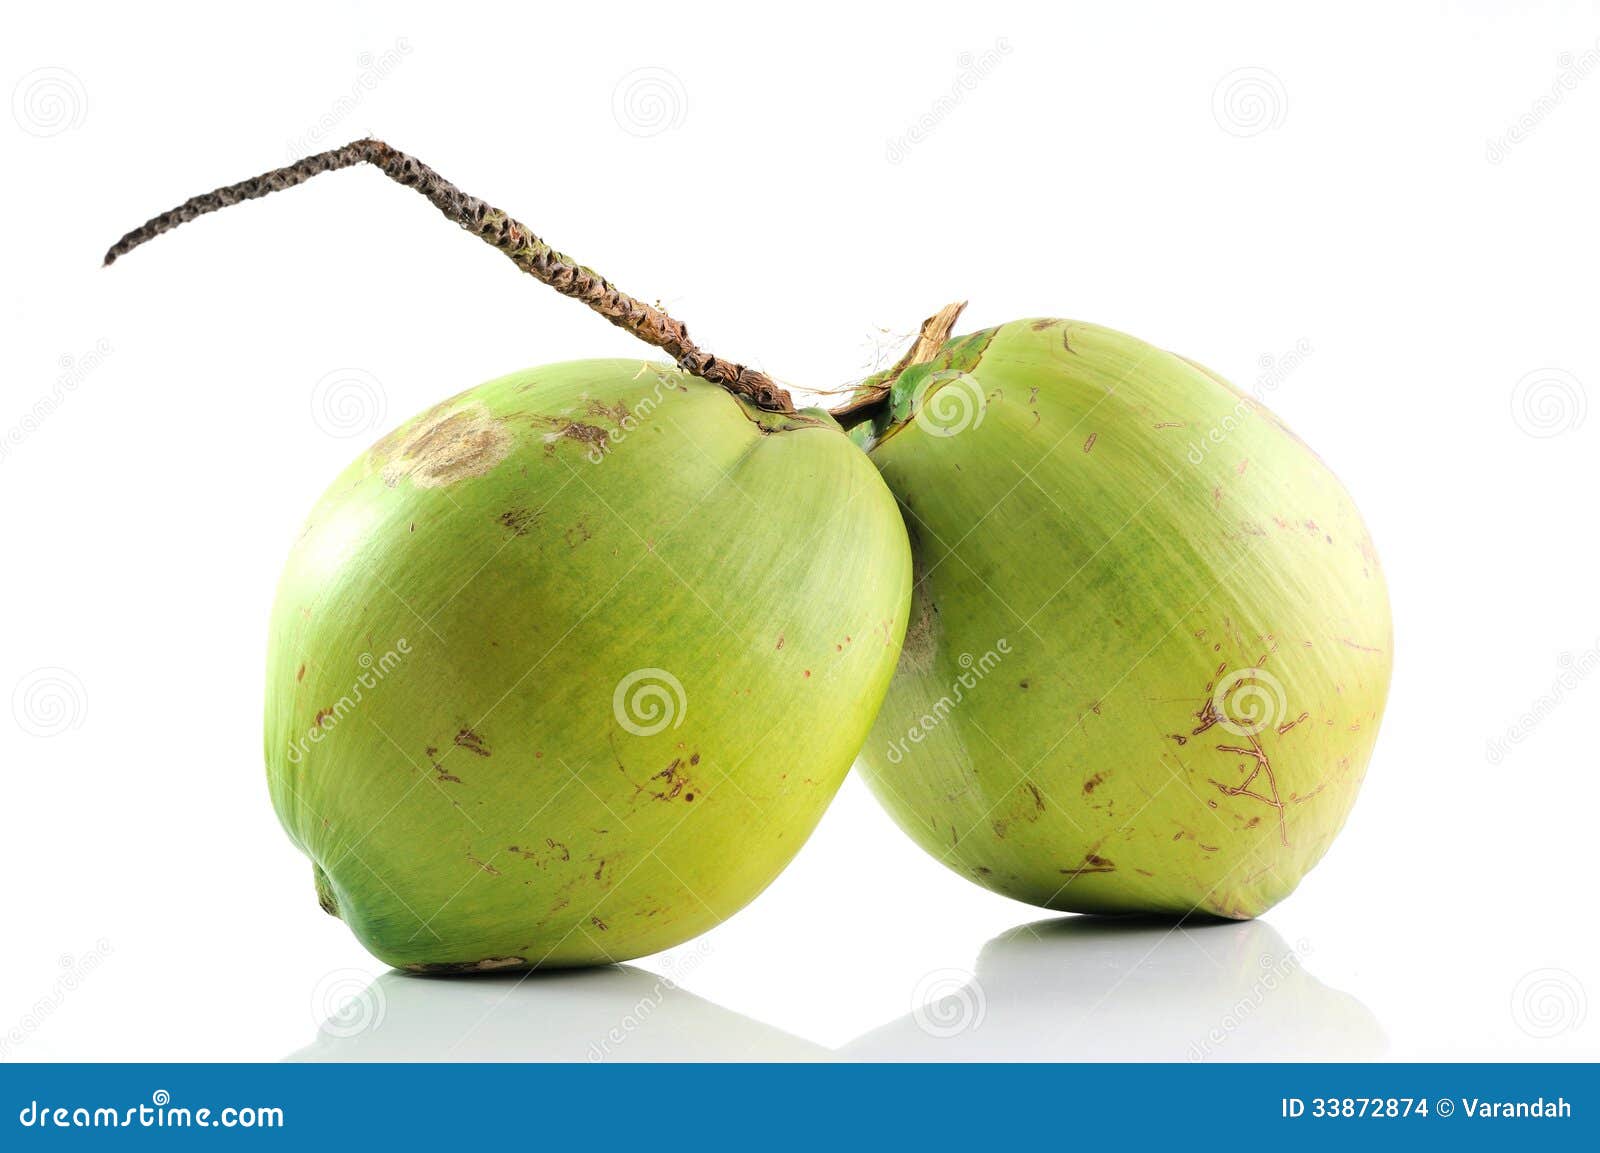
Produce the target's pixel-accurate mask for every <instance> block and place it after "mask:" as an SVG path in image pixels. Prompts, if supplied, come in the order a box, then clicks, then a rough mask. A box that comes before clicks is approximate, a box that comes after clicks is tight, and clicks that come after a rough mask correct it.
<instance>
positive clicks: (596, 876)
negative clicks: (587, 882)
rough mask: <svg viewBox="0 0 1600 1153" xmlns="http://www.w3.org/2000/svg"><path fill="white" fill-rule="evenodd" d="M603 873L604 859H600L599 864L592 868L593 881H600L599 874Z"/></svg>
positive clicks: (604, 868) (604, 869)
mask: <svg viewBox="0 0 1600 1153" xmlns="http://www.w3.org/2000/svg"><path fill="white" fill-rule="evenodd" d="M605 871H606V859H605V858H604V857H601V858H600V863H599V864H598V865H596V866H595V867H594V879H595V880H597V881H598V880H599V879H600V874H601V873H603V872H605Z"/></svg>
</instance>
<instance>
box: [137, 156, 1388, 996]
mask: <svg viewBox="0 0 1600 1153" xmlns="http://www.w3.org/2000/svg"><path fill="white" fill-rule="evenodd" d="M362 163H369V164H373V165H374V166H376V167H378V168H380V169H381V170H382V171H383V172H384V173H385V174H386V175H388V176H389V177H391V178H392V179H394V180H396V181H398V182H400V183H402V184H405V185H407V186H409V187H412V188H414V189H415V190H416V191H418V192H420V193H422V194H423V195H425V196H426V197H427V198H428V199H429V200H430V201H431V202H433V203H434V205H435V206H436V207H438V208H439V210H440V211H441V212H442V213H444V215H445V216H447V217H448V218H449V219H451V220H453V221H455V222H456V223H458V224H459V225H460V226H461V227H463V228H465V229H467V230H469V231H472V232H474V233H476V234H478V235H479V236H480V237H481V238H482V239H484V240H485V241H487V242H488V243H490V244H492V245H494V246H495V247H496V248H497V249H499V250H500V251H501V252H503V253H504V254H505V255H507V256H508V257H509V258H510V259H511V260H513V261H514V262H515V263H516V264H517V265H518V267H520V268H522V269H523V270H524V271H526V272H528V273H530V274H531V275H533V276H534V277H536V278H537V279H539V280H541V281H543V282H544V283H546V284H549V285H550V286H552V287H554V288H556V289H557V290H558V291H561V292H563V293H565V294H567V295H569V296H573V297H575V298H577V299H580V300H582V301H583V302H584V303H585V304H588V305H589V306H590V307H591V308H593V309H594V310H595V311H597V312H599V313H601V315H603V316H605V317H606V318H607V319H609V320H611V321H612V322H613V323H614V324H618V325H620V326H622V327H625V328H627V329H629V330H630V331H631V332H633V333H635V334H636V335H637V336H639V337H640V338H641V339H642V340H644V341H645V342H647V343H649V344H651V345H653V346H655V347H657V348H660V349H662V350H663V351H665V352H666V353H667V355H668V356H669V357H670V358H671V363H657V362H643V361H638V360H596V361H579V362H572V363H567V364H558V365H551V366H548V367H544V368H537V369H531V370H528V371H525V372H520V373H516V374H513V375H511V376H507V377H503V378H501V379H499V380H495V381H491V382H489V383H487V384H484V385H480V386H478V387H477V388H473V389H470V390H468V391H467V392H464V393H461V394H460V395H458V396H456V397H454V398H452V399H450V400H447V401H444V402H443V403H441V404H439V405H437V406H435V407H434V408H432V409H430V410H429V411H428V412H425V413H423V414H422V415H420V416H418V417H416V418H414V419H413V420H411V421H409V422H407V423H406V424H404V425H402V426H401V427H400V428H398V429H396V430H394V431H393V432H391V433H390V434H389V435H387V436H385V437H384V438H383V439H382V440H380V441H379V442H378V443H377V444H376V445H374V446H373V447H372V448H370V449H369V450H368V451H366V452H365V453H363V454H362V455H361V456H360V457H359V458H358V459H357V460H356V461H355V462H354V463H352V464H351V465H350V467H349V468H348V469H346V470H345V472H344V473H343V474H342V475H341V476H340V477H339V478H338V479H337V480H336V481H335V482H334V483H333V485H332V486H331V487H330V488H329V489H328V491H327V492H326V494H325V495H324V496H323V498H322V499H321V501H320V502H319V503H318V504H317V506H316V508H315V509H313V511H312V513H311V516H310V518H309V519H308V521H307V523H306V526H305V529H304V531H303V532H302V534H301V535H300V537H299V539H298V540H297V541H296V542H295V544H294V546H293V549H292V550H291V553H290V556H289V560H288V564H287V566H286V568H285V571H284V574H283V577H282V581H281V584H280V586H279V590H278V596H277V602H276V605H275V607H274V609H273V614H272V623H271V635H270V641H269V656H268V664H267V706H266V761H267V776H268V783H269V788H270V792H271V796H272V801H273V805H274V807H275V809H276V810H277V813H278V816H279V818H280V820H281V821H282V822H283V825H284V827H285V828H286V829H287V830H288V832H289V835H290V836H291V837H292V838H293V839H294V840H295V842H296V843H297V844H298V845H299V846H300V847H301V849H302V850H303V851H304V852H305V853H306V854H307V855H308V856H309V857H310V858H311V860H312V862H313V864H314V873H315V878H316V884H317V892H318V895H319V899H320V901H321V904H322V906H323V908H325V909H326V910H328V911H329V912H330V913H333V914H335V915H337V916H339V917H341V918H342V919H343V920H344V921H345V922H346V923H347V924H348V925H349V926H350V928H351V929H352V931H353V932H354V933H355V934H356V936H357V937H358V938H359V939H360V940H361V942H362V943H363V945H365V946H366V947H367V948H368V949H369V950H370V951H371V952H372V953H373V954H374V955H376V956H377V957H379V958H381V959H382V960H383V961H385V962H386V963H389V964H391V965H395V966H398V967H402V968H409V969H414V970H420V971H429V972H440V971H449V972H453V971H471V970H483V969H500V968H512V967H518V968H524V967H528V968H531V967H540V966H559V965H584V964H599V963H606V962H611V961H621V960H626V959H628V958H631V957H637V956H641V955H645V954H649V953H653V952H657V951H659V950H662V949H665V948H669V947H671V946H673V945H675V944H678V943H680V942H682V941H684V940H686V939H688V938H690V937H693V936H695V935H696V934H698V933H701V932H704V931H705V930H707V929H708V928H710V927H712V926H713V925H715V924H717V923H718V922H719V921H721V920H723V919H724V918H726V917H728V916H730V915H731V914H732V913H734V912H735V911H736V910H738V909H739V908H740V907H741V906H742V905H744V904H745V903H746V902H748V901H749V900H751V899H752V898H754V897H755V896H756V895H757V894H758V893H759V892H760V891H761V890H762V889H763V888H765V887H766V885H767V884H769V883H770V882H771V881H772V879H773V878H774V877H775V876H776V875H777V874H778V873H779V872H780V871H781V870H782V869H783V867H784V866H785V865H786V864H787V863H788V862H789V860H790V859H791V858H792V857H793V856H794V854H795V852H796V851H797V850H798V849H799V848H800V846H801V844H803V843H804V841H805V839H806V837H807V836H808V835H809V834H810V832H811V830H812V829H813V828H814V827H815V826H816V823H817V821H818V820H819V819H820V817H821V815H822V813H823V811H824V809H825V808H826V806H827V804H828V802H829V801H830V800H831V798H832V797H833V795H834V793H835V792H836V790H837V789H838V787H839V785H840V783H841V782H842V780H843V779H844V776H845V774H846V772H848V770H849V768H850V766H851V764H852V763H853V762H854V761H855V760H856V759H857V757H858V756H859V758H860V760H861V762H862V764H863V767H864V769H865V772H866V777H867V781H868V783H869V784H870V786H871V788H872V790H873V792H874V793H875V794H876V795H877V796H878V798H879V799H880V800H881V801H882V802H883V804H884V805H885V807H886V808H887V809H888V810H889V812H890V813H891V814H893V816H894V817H895V819H896V820H897V821H898V822H899V823H900V824H901V826H902V827H903V828H904V829H905V830H906V832H907V833H908V834H909V835H910V836H912V837H913V838H914V839H915V840H916V841H917V842H918V843H919V844H921V845H922V846H923V848H924V849H926V850H927V851H928V852H930V853H932V854H933V855H935V856H936V857H938V858H939V859H940V860H941V861H943V862H944V863H946V864H947V865H949V866H950V867H951V868H953V869H955V870H956V871H958V872H960V873H961V874H962V875H963V876H966V877H968V878H969V879H971V880H973V881H976V882H977V883H979V884H982V885H985V886H987V887H989V888H991V889H994V890H996V891H998V892H1001V893H1004V894H1006V895H1008V896H1012V897H1016V898H1018V899H1020V900H1024V901H1029V902H1032V903H1034V904H1037V905H1042V906H1045V907H1049V908H1055V909H1065V910H1077V911H1088V912H1133V911H1143V912H1160V913H1167V914H1172V915H1186V914H1189V913H1206V914H1213V915H1218V916H1223V917H1235V918H1244V917H1252V916H1255V915H1256V914H1258V913H1260V912H1261V911H1262V910H1264V909H1266V908H1267V907H1269V906H1270V905H1272V904H1273V903H1274V902H1276V901H1278V900H1279V899H1281V898H1282V897H1283V896H1285V895H1286V894H1287V893H1288V892H1290V891H1291V890H1292V889H1293V888H1294V886H1295V884H1296V883H1297V882H1298V881H1299V879H1300V878H1301V877H1302V876H1303V875H1304V874H1305V872H1306V871H1307V870H1308V869H1310V868H1311V867H1312V865H1314V864H1315V863H1316V862H1317V860H1318V859H1319V858H1320V857H1321V856H1322V854H1323V853H1324V852H1325V851H1326V849H1327V847H1328V845H1329V843H1330V841H1331V840H1332V838H1333V836H1334V835H1335V834H1336V833H1337V832H1338V830H1339V828H1340V826H1341V825H1342V824H1343V822H1344V819H1345V817H1346V815H1347V814H1348V813H1349V810H1350V807H1351V805H1352V804H1353V803H1354V800H1355V796H1356V792H1357V790H1358V788H1359V786H1360V783H1361V780H1362V777H1363V775H1364V773H1365V771H1366V766H1367V762H1368V760H1369V758H1370V755H1371V752H1372V747H1373V742H1374V740H1375V738H1376V736H1377V729H1378V725H1379V721H1380V720H1381V717H1382V712H1383V705H1384V698H1385V695H1386V692H1387V688H1388V682H1389V672H1390V660H1391V658H1390V647H1391V631H1390V621H1389V609H1388V601H1387V596H1386V593H1385V589H1384V582H1383V576H1382V572H1381V570H1380V568H1379V566H1378V561H1377V557H1376V554H1375V552H1374V550H1373V547H1372V543H1371V540H1370V538H1369V537H1368V534H1367V531H1366V529H1365V527H1364V526H1363V524H1362V522H1361V518H1360V515H1359V514H1358V513H1357V511H1356V509H1355V507H1354V505H1353V503H1352V502H1351V500H1350V498H1349V496H1348V495H1347V494H1346V493H1345V491H1344V490H1343V488H1341V486H1340V485H1339V483H1338V481H1337V480H1336V479H1335V478H1334V477H1333V475H1332V474H1331V473H1330V472H1329V471H1328V470H1327V468H1326V467H1325V466H1323V464H1322V463H1321V462H1320V461H1319V460H1318V459H1317V458H1316V456H1315V455H1314V454H1312V453H1311V452H1310V451H1309V450H1308V449H1307V448H1306V447H1305V446H1304V445H1303V444H1302V443H1301V442H1300V441H1299V440H1298V439H1296V438H1295V437H1294V435H1293V434H1292V433H1290V432H1289V431H1288V430H1287V429H1286V428H1285V427H1284V426H1283V425H1282V424H1281V423H1280V422H1279V421H1277V419H1276V418H1275V417H1273V416H1272V415H1271V414H1270V413H1269V412H1267V410H1266V409H1265V408H1264V407H1263V406H1262V405H1261V404H1260V403H1259V402H1258V401H1257V400H1256V399H1255V398H1253V397H1251V396H1248V395H1245V394H1242V393H1240V392H1238V391H1237V390H1235V389H1234V388H1232V387H1231V386H1230V385H1228V384H1227V383H1226V382H1225V381H1223V380H1222V379H1221V378H1219V377H1217V376H1215V375H1214V374H1212V373H1211V372H1209V371H1207V370H1206V369H1204V368H1202V367H1200V366H1198V365H1196V364H1193V363H1191V362H1189V361H1186V360H1184V359H1182V358H1181V357H1177V356H1174V355H1172V354H1170V353H1166V352H1162V351H1160V350H1159V349H1156V348H1153V347H1151V346H1149V345H1147V344H1144V343H1143V342H1141V341H1138V340H1135V339H1133V338H1131V337H1128V336H1125V335H1122V334H1120V333H1116V332H1112V331H1110V330H1108V329H1104V328H1098V327H1095V326H1092V325H1087V324H1081V323H1078V322H1073V321H1064V320H1054V319H1043V320H1024V321H1017V322H1014V323H1011V324H1006V325H1002V326H1000V327H998V328H993V329H988V330H985V331H981V332H977V333H973V334H970V335H962V336H952V335H951V333H952V329H953V326H954V324H955V321H956V318H957V316H958V315H959V313H960V307H959V306H951V307H949V308H946V309H944V310H941V311H940V312H939V313H937V314H936V315H935V316H933V317H931V318H930V319H929V320H928V321H927V322H926V323H925V324H924V326H923V330H922V332H921V334H920V336H919V338H918V340H917V342H916V343H915V345H914V346H913V348H912V349H911V350H910V351H909V352H908V353H907V354H906V356H905V357H904V358H903V359H902V360H901V361H900V363H898V364H896V365H895V366H894V367H893V368H891V369H889V370H887V371H885V372H883V373H879V374H877V375H876V376H874V377H871V378H869V379H868V380H866V381H863V382H862V383H861V384H859V385H858V386H856V387H854V388H853V389H852V390H850V391H849V393H848V395H847V396H846V397H845V399H844V400H843V402H842V403H840V404H839V405H837V406H836V407H835V408H834V409H833V410H832V411H826V410H824V409H821V408H799V409H797V407H796V406H795V404H794V403H793V401H792V399H791V398H790V396H789V394H788V392H787V391H785V390H784V389H783V388H781V387H779V386H778V385H777V384H776V383H775V382H774V381H772V380H771V379H770V378H769V377H767V376H766V375H765V374H763V373H760V372H758V371H755V370H753V369H750V368H747V367H745V366H742V365H739V364H735V363H733V362H730V361H725V360H722V359H720V358H718V357H716V356H714V355H712V354H710V353H707V352H705V351H704V350H702V349H700V348H699V347H698V346H696V345H695V344H694V342H693V341H692V340H690V338H689V335H688V332H687V330H686V329H685V328H684V326H683V325H682V324H681V323H679V322H678V321H676V320H674V319H673V318H671V317H670V316H667V315H666V314H665V313H663V312H661V311H660V310H659V309H657V308H654V307H652V306H649V305H646V304H644V303H642V302H640V301H638V300H636V299H634V298H632V297H630V296H628V295H627V294H625V293H622V292H621V291H619V290H618V289H616V288H615V287H614V286H612V285H610V284H609V283H608V282H606V281H605V280H603V279H602V278H600V277H599V276H597V275H596V274H594V273H593V272H591V271H590V270H588V269H586V268H584V267H583V266H581V265H579V264H577V263H576V262H575V261H573V260H571V259H570V258H568V257H566V256H564V255H563V254H561V253H560V252H557V251H556V250H554V249H552V248H551V247H550V246H549V245H547V244H545V243H544V242H543V241H542V240H540V239H539V238H538V237H537V236H535V235H534V234H533V233H532V232H530V231H529V230H528V229H527V228H526V227H524V226H523V225H521V224H519V223H518V222H517V221H515V220H513V219H512V218H510V217H509V216H507V215H506V214H505V213H503V212H501V211H499V210H497V209H495V208H493V207H491V206H489V205H488V204H486V203H484V202H483V201H481V200H478V199H477V198H475V197H472V196H470V195H468V194H466V193H463V192H462V191H461V190H460V189H458V188H456V187H455V186H454V185H452V184H450V183H449V182H448V181H446V180H444V179H443V178H442V177H441V176H439V174H438V173H436V172H434V171H433V170H432V169H430V168H428V167H427V166H426V165H424V164H422V163H420V162H419V161H416V160H415V159H414V158H412V157H409V156H406V155H405V154H404V153H400V152H398V151H396V150H395V149H392V148H390V147H389V146H388V145H386V144H383V143H382V142H381V141H375V140H363V141H357V142H356V143H354V144H351V145H349V146H347V147H345V148H342V149H336V150H334V151H332V152H328V153H323V154H320V155H318V156H315V157H310V158H307V159H306V160H303V161H300V162H298V163H297V164H294V165H291V166H290V167H288V168H285V169H280V170H277V171H275V172H272V173H268V174H266V175H264V176H261V177H258V178H255V179H253V180H249V181H244V182H242V183H240V184H236V185H232V186H230V187H227V188H223V189H219V190H217V191H215V192H212V193H209V194H206V195H204V196H200V197H196V198H194V199H193V200H190V201H188V202H187V203H186V204H184V205H182V206H180V207H179V208H177V209H174V210H173V211H171V212H169V213H166V214H163V215H162V216H159V217H156V218H155V219H153V220H152V221H150V222H149V223H148V224H146V225H145V226H144V227H142V228H140V229H138V230H136V231H135V232H132V233H130V234H128V236H126V237H124V238H123V240H122V241H119V242H118V244H117V245H116V246H115V247H114V248H112V250H111V251H110V252H109V253H108V254H107V258H106V260H107V263H110V262H111V261H113V260H114V259H116V258H117V257H118V256H120V255H122V254H124V253H126V252H127V251H129V250H130V249H132V248H134V247H136V246H137V245H139V244H141V243H143V242H144V241H146V240H148V239H150V238H152V237H154V236H156V235H159V234H160V233H162V232H165V231H168V230H169V229H171V228H173V227H175V226H176V225H178V224H181V223H184V222H186V221H188V220H191V219H193V218H194V217H196V216H199V215H203V214H205V213H207V212H211V211H214V210H215V209H217V208H221V207H225V206H227V205H230V204H233V203H237V202H238V201H240V200H245V199H252V198H255V197H259V196H262V195H266V194H267V193H269V192H273V191H277V190H279V189H282V188H285V187H290V186H292V185H294V184H297V183H300V182H301V181H303V180H305V179H307V178H309V177H310V176H312V175H315V174H317V173H319V172H324V171H329V170H333V169H337V168H344V167H349V166H351V165H355V164H362Z"/></svg>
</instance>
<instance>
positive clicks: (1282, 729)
mask: <svg viewBox="0 0 1600 1153" xmlns="http://www.w3.org/2000/svg"><path fill="white" fill-rule="evenodd" d="M1310 716H1311V714H1310V713H1301V714H1300V715H1299V716H1298V717H1296V718H1295V719H1294V720H1292V721H1284V722H1283V724H1281V725H1279V726H1278V735H1279V736H1280V737H1281V736H1283V734H1284V733H1286V732H1288V731H1289V730H1290V729H1292V728H1294V727H1295V726H1296V725H1298V724H1299V723H1300V722H1301V721H1304V720H1308V719H1309V718H1310Z"/></svg>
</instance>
